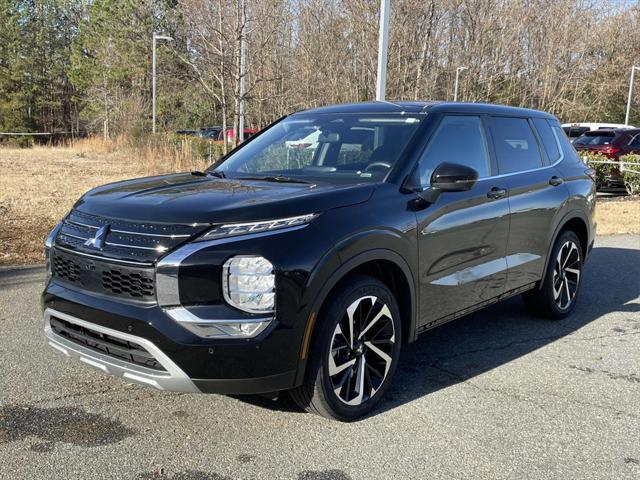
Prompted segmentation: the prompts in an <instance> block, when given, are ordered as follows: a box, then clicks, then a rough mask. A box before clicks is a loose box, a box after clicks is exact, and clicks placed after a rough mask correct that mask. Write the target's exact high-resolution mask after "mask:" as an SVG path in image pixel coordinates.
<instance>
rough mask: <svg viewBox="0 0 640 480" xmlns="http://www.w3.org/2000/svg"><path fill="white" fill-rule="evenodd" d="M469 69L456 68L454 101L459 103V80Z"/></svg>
mask: <svg viewBox="0 0 640 480" xmlns="http://www.w3.org/2000/svg"><path fill="white" fill-rule="evenodd" d="M466 69H467V67H458V68H456V83H455V85H454V87H453V101H454V102H457V101H458V80H459V78H460V72H461V71H463V70H466Z"/></svg>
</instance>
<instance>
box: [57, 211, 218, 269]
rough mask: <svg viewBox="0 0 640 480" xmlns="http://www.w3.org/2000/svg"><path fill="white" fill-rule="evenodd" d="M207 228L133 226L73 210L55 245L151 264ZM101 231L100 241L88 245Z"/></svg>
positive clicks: (176, 225)
mask: <svg viewBox="0 0 640 480" xmlns="http://www.w3.org/2000/svg"><path fill="white" fill-rule="evenodd" d="M207 226H208V225H203V224H159V223H153V222H132V221H128V220H119V219H115V218H107V217H101V216H98V215H91V214H88V213H84V212H81V211H79V210H73V211H72V212H71V213H70V214H69V215H68V216H67V218H65V219H64V220H63V222H62V227H61V228H60V232H59V233H58V236H57V238H56V240H55V243H56V245H59V246H61V247H63V248H66V249H68V250H74V251H79V252H83V253H88V254H91V255H93V256H98V257H105V258H109V259H114V260H124V261H127V262H136V263H144V264H150V263H153V262H154V261H155V260H157V259H158V258H160V257H161V256H162V255H164V254H165V253H166V252H168V251H169V250H172V249H174V248H175V247H177V246H178V245H180V244H181V243H184V242H186V241H188V240H189V239H190V238H191V237H193V236H194V235H197V234H199V233H200V232H202V231H204V230H205V229H206V228H207ZM103 227H105V228H104V230H103V233H104V235H103V236H102V237H101V238H100V239H99V240H100V241H98V242H95V243H93V244H92V243H89V244H87V241H88V240H91V239H92V238H95V237H96V235H98V233H99V232H100V231H101V229H102V228H103Z"/></svg>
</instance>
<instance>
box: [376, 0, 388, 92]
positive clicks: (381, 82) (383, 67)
mask: <svg viewBox="0 0 640 480" xmlns="http://www.w3.org/2000/svg"><path fill="white" fill-rule="evenodd" d="M389 8H390V6H389V0H380V30H379V33H378V75H377V78H376V100H378V101H379V102H382V101H384V99H385V95H386V89H387V47H388V44H389V14H390V11H389Z"/></svg>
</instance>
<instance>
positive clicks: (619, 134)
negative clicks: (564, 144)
mask: <svg viewBox="0 0 640 480" xmlns="http://www.w3.org/2000/svg"><path fill="white" fill-rule="evenodd" d="M573 146H574V147H575V149H576V150H577V151H578V153H584V152H590V153H599V154H601V155H604V156H605V157H607V158H609V159H611V160H620V157H622V156H624V155H628V154H630V153H633V154H640V128H634V129H626V128H625V129H615V130H591V131H589V132H586V133H585V134H584V135H582V136H580V137H578V138H577V139H576V140H575V141H574V142H573ZM607 183H608V185H607V186H609V187H624V182H623V180H622V176H621V175H620V170H618V169H617V168H616V169H614V170H613V171H612V172H611V175H610V176H609V177H608V178H607Z"/></svg>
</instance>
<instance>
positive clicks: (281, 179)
mask: <svg viewBox="0 0 640 480" xmlns="http://www.w3.org/2000/svg"><path fill="white" fill-rule="evenodd" d="M238 180H263V181H265V182H276V183H311V182H307V181H306V180H301V179H299V178H293V177H283V176H280V175H278V176H266V177H238Z"/></svg>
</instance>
